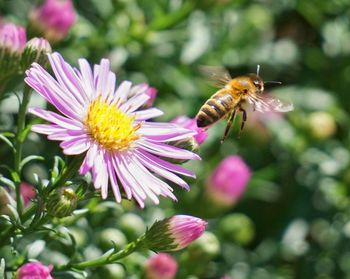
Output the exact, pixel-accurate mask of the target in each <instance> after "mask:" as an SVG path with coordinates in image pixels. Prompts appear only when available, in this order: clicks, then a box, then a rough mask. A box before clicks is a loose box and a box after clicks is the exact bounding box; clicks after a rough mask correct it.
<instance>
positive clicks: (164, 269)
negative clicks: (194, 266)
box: [145, 253, 177, 279]
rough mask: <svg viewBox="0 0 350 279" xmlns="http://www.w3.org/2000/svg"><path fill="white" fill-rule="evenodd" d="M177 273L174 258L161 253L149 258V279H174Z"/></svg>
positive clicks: (147, 271)
mask: <svg viewBox="0 0 350 279" xmlns="http://www.w3.org/2000/svg"><path fill="white" fill-rule="evenodd" d="M176 272H177V262H176V260H175V258H174V257H172V256H171V255H169V254H166V253H160V254H156V255H154V256H152V257H151V258H149V259H148V260H147V262H146V265H145V273H146V278H147V279H173V278H175V276H176Z"/></svg>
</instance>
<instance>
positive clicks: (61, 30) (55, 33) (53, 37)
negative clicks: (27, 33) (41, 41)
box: [30, 0, 76, 43]
mask: <svg viewBox="0 0 350 279" xmlns="http://www.w3.org/2000/svg"><path fill="white" fill-rule="evenodd" d="M75 18H76V12H75V10H74V6H73V1H72V0H45V1H44V3H43V4H42V5H41V6H39V7H37V8H36V9H34V10H33V11H32V12H31V13H30V23H31V27H32V28H33V31H34V32H35V33H36V34H37V35H41V36H44V37H45V38H47V39H48V40H49V41H50V42H51V43H55V42H58V41H61V40H63V39H64V38H65V36H66V35H67V33H68V31H69V30H70V29H71V27H72V25H73V23H74V21H75Z"/></svg>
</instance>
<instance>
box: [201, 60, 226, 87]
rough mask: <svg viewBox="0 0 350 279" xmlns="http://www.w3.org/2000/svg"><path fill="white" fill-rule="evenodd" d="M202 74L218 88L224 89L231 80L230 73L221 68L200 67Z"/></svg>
mask: <svg viewBox="0 0 350 279" xmlns="http://www.w3.org/2000/svg"><path fill="white" fill-rule="evenodd" d="M199 70H200V72H201V73H202V74H203V75H204V76H205V77H206V78H208V80H209V81H210V82H211V84H213V85H214V86H216V87H219V88H221V87H224V86H225V85H226V84H227V83H228V82H229V81H230V80H231V79H232V77H231V75H230V73H229V72H228V71H227V70H226V69H225V68H224V67H219V66H204V65H201V66H200V67H199Z"/></svg>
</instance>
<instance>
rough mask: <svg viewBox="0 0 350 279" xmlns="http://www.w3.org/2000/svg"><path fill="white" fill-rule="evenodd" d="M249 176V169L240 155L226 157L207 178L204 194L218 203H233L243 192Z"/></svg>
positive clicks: (228, 204)
mask: <svg viewBox="0 0 350 279" xmlns="http://www.w3.org/2000/svg"><path fill="white" fill-rule="evenodd" d="M250 177H251V172H250V169H249V167H248V166H247V164H246V163H245V162H244V161H243V159H242V158H241V157H239V156H229V157H226V158H225V159H224V160H223V161H221V162H220V164H219V165H218V166H217V168H216V169H215V170H214V172H213V173H212V174H211V175H210V176H209V178H208V179H207V182H206V194H207V195H208V197H209V198H210V199H211V200H213V201H214V202H215V203H217V204H218V205H222V206H230V205H233V204H234V203H235V202H236V201H237V200H238V199H239V198H240V197H241V195H242V194H243V192H244V190H245V188H246V185H247V183H248V181H249V179H250Z"/></svg>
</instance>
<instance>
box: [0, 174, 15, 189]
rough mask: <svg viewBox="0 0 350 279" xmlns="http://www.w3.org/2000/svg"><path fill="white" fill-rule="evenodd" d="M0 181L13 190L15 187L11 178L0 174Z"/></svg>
mask: <svg viewBox="0 0 350 279" xmlns="http://www.w3.org/2000/svg"><path fill="white" fill-rule="evenodd" d="M0 182H1V183H3V184H5V185H6V186H8V187H10V188H12V189H13V190H14V189H15V188H16V186H15V183H14V182H13V181H12V180H11V179H8V178H6V177H5V176H0Z"/></svg>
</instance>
